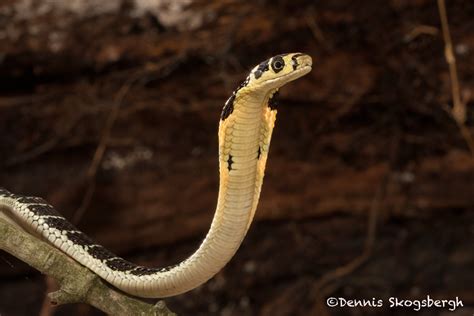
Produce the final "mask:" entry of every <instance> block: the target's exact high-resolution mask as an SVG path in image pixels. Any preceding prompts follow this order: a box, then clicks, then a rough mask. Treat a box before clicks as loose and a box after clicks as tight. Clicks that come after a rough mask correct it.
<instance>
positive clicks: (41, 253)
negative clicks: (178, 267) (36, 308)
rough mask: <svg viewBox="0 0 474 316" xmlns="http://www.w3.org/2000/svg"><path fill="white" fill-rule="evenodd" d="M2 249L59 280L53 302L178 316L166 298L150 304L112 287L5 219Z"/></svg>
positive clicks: (0, 221) (115, 311)
mask: <svg viewBox="0 0 474 316" xmlns="http://www.w3.org/2000/svg"><path fill="white" fill-rule="evenodd" d="M0 249H3V250H5V251H6V252H8V253H10V254H12V255H13V256H15V257H17V258H18V259H20V260H22V261H24V262H26V263H28V264H29V265H30V266H32V267H33V268H35V269H37V270H39V271H41V272H42V273H44V274H46V275H49V276H51V277H53V278H54V279H55V280H56V281H58V283H59V286H60V289H59V290H58V291H56V292H53V293H50V294H49V297H50V299H51V303H52V304H55V305H59V304H69V303H86V304H89V305H92V306H94V307H96V308H98V309H100V310H101V311H103V312H105V313H107V314H109V315H160V316H161V315H175V314H174V313H172V312H171V311H170V310H168V308H167V307H166V305H165V303H164V302H163V301H159V302H158V303H157V304H155V305H153V304H149V303H146V302H144V301H141V300H139V299H137V298H133V297H130V296H128V295H127V294H124V293H122V292H120V291H119V290H116V289H114V288H112V287H111V286H110V285H108V284H106V283H105V282H104V281H102V279H101V278H99V277H98V276H97V275H96V274H94V273H93V272H91V271H90V270H89V269H87V268H86V267H83V266H82V265H80V264H79V263H77V262H76V261H74V260H73V259H71V258H69V257H68V256H67V255H66V254H64V253H62V252H61V251H59V250H58V249H56V248H54V247H53V246H51V245H49V244H48V243H46V242H44V241H41V240H40V239H38V238H36V237H34V236H32V235H30V234H28V233H26V232H25V231H24V230H22V229H21V228H19V227H18V226H16V225H14V224H12V223H9V222H7V221H6V220H4V219H3V218H0Z"/></svg>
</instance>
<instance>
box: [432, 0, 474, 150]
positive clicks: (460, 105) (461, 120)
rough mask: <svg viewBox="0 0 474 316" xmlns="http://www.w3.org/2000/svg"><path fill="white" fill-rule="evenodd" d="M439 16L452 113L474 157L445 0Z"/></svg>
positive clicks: (442, 2) (441, 2)
mask: <svg viewBox="0 0 474 316" xmlns="http://www.w3.org/2000/svg"><path fill="white" fill-rule="evenodd" d="M438 9H439V17H440V19H441V28H442V29H443V39H444V56H445V58H446V62H447V63H448V66H449V77H450V80H451V93H452V97H453V108H452V110H451V111H450V114H451V115H452V117H453V118H454V120H455V121H456V124H457V125H458V128H459V130H460V131H461V135H462V137H463V138H464V140H465V141H466V143H467V146H468V147H469V150H470V152H471V155H472V156H473V157H474V139H473V137H472V135H471V133H470V131H469V129H468V128H467V127H466V125H465V123H466V104H465V103H464V102H463V101H462V100H461V93H460V87H459V79H458V72H457V67H456V57H455V55H454V52H453V44H452V41H451V34H450V32H449V23H448V16H447V14H446V4H445V1H444V0H438Z"/></svg>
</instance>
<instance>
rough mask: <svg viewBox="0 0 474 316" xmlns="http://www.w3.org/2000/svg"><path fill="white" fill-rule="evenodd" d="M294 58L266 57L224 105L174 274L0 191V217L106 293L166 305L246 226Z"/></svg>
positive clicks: (229, 251)
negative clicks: (202, 193)
mask: <svg viewBox="0 0 474 316" xmlns="http://www.w3.org/2000/svg"><path fill="white" fill-rule="evenodd" d="M311 66H312V61H311V57H309V56H308V55H305V54H301V53H292V54H282V55H277V56H275V57H272V58H270V59H268V60H266V61H264V62H262V63H260V64H259V65H257V66H256V67H254V68H253V69H252V71H251V72H250V74H249V75H248V77H247V78H246V79H245V81H244V82H242V84H241V85H240V86H239V87H238V88H237V89H236V90H235V91H234V92H233V93H232V95H231V97H230V98H229V99H228V100H227V102H226V103H225V106H224V109H223V110H222V114H221V119H220V123H219V173H220V184H219V195H218V199H217V207H216V211H215V214H214V218H213V220H212V224H211V227H210V229H209V231H208V233H207V235H206V237H205V239H204V240H203V242H202V243H201V245H200V246H199V248H198V249H197V250H196V251H195V252H194V253H193V254H192V255H191V256H190V257H188V258H187V259H185V260H184V261H182V262H180V263H179V264H177V265H175V266H170V267H166V268H147V267H143V266H138V265H136V264H133V263H131V262H128V261H126V260H124V259H122V258H119V257H117V256H116V255H115V254H113V253H112V252H110V251H109V250H107V249H106V248H104V247H102V246H100V245H98V244H96V243H95V242H94V241H92V240H91V239H90V238H89V237H88V236H86V235H85V234H84V233H82V232H80V231H78V230H77V229H76V228H75V227H74V226H73V225H72V224H70V223H69V222H68V221H67V220H66V219H65V218H64V217H62V216H61V215H60V214H59V213H58V212H57V211H56V210H55V209H54V208H53V207H52V206H51V205H49V204H48V203H47V202H46V201H45V200H43V199H42V198H38V197H28V196H21V195H17V194H13V193H10V192H8V191H7V190H5V189H1V188H0V210H2V211H3V212H4V213H5V214H7V215H8V216H9V217H11V218H13V219H14V220H15V221H16V222H18V223H19V224H21V226H23V227H26V228H27V229H28V230H31V231H34V232H36V233H38V234H39V235H40V236H42V237H43V238H45V239H46V240H48V241H49V242H50V243H52V244H53V245H55V246H56V247H57V248H59V249H60V250H62V251H63V252H65V253H66V254H68V255H69V256H71V257H72V258H74V259H75V260H76V261H78V262H79V263H81V264H82V265H84V266H86V267H87V268H89V269H90V270H92V271H93V272H95V273H96V274H98V275H99V276H100V277H102V278H103V279H105V280H106V281H107V282H109V283H110V284H112V285H113V286H115V287H117V288H119V289H121V290H122V291H124V292H127V293H129V294H132V295H136V296H140V297H153V298H157V297H167V296H173V295H177V294H180V293H183V292H186V291H189V290H191V289H193V288H195V287H197V286H199V285H200V284H202V283H204V282H206V281H207V280H209V279H210V278H212V277H213V276H214V275H215V274H216V273H217V272H219V270H221V269H222V268H223V267H224V266H225V265H226V263H227V262H228V261H229V260H230V259H231V258H232V256H233V255H234V254H235V252H236V251H237V249H238V248H239V246H240V244H241V243H242V240H243V239H244V237H245V235H246V233H247V230H248V229H249V226H250V224H251V222H252V220H253V217H254V215H255V211H256V209H257V204H258V200H259V196H260V190H261V187H262V182H263V176H264V171H265V165H266V161H267V157H268V150H269V146H270V139H271V136H272V131H273V128H274V124H275V118H276V112H277V110H276V100H275V95H276V93H277V91H278V89H279V88H280V87H281V86H283V85H285V84H286V83H288V82H290V81H292V80H295V79H297V78H299V77H301V76H303V75H305V74H307V73H308V72H309V71H310V70H311Z"/></svg>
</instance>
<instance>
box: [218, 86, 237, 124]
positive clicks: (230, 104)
mask: <svg viewBox="0 0 474 316" xmlns="http://www.w3.org/2000/svg"><path fill="white" fill-rule="evenodd" d="M234 100H235V92H234V93H232V95H231V96H230V98H229V99H228V100H227V102H226V103H225V105H224V108H223V109H222V113H221V120H223V121H224V120H225V119H226V118H228V117H229V115H231V114H232V112H234Z"/></svg>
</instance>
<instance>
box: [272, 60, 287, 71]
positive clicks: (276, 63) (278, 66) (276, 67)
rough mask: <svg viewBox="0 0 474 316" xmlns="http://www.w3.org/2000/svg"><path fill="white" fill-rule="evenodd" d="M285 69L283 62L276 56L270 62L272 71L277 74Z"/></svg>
mask: <svg viewBox="0 0 474 316" xmlns="http://www.w3.org/2000/svg"><path fill="white" fill-rule="evenodd" d="M283 67H285V61H284V60H283V58H282V57H281V56H276V57H274V58H273V60H272V69H273V71H274V72H279V71H280V70H282V69H283Z"/></svg>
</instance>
